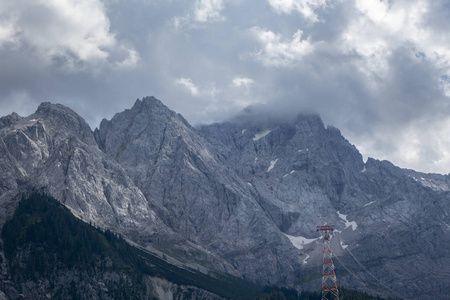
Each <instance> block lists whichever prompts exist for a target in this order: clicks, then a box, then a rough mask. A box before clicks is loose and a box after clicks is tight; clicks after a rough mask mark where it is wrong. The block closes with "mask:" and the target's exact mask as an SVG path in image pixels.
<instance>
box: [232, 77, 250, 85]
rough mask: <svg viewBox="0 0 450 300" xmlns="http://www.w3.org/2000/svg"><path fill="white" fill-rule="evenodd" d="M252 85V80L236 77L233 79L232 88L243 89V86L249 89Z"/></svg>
mask: <svg viewBox="0 0 450 300" xmlns="http://www.w3.org/2000/svg"><path fill="white" fill-rule="evenodd" d="M252 83H254V81H253V79H251V78H247V77H242V76H236V77H234V78H233V79H232V81H231V86H232V87H241V86H245V87H248V86H250V85H251V84H252Z"/></svg>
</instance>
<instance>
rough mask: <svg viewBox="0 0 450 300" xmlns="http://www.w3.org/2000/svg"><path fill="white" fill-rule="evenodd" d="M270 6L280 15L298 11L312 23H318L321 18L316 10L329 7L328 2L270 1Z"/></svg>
mask: <svg viewBox="0 0 450 300" xmlns="http://www.w3.org/2000/svg"><path fill="white" fill-rule="evenodd" d="M268 1H269V4H270V6H272V8H273V9H274V10H275V11H276V12H277V13H279V14H281V13H284V14H290V13H292V11H294V10H296V11H298V12H299V13H300V14H301V15H303V17H304V18H305V19H306V20H308V21H310V22H318V21H319V18H318V16H317V14H316V12H315V11H316V9H318V8H320V7H325V6H327V5H328V2H329V1H328V0H268Z"/></svg>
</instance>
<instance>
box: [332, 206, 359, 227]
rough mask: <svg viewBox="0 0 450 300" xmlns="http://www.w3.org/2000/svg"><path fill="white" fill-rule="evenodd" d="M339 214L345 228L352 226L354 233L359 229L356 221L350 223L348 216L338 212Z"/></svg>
mask: <svg viewBox="0 0 450 300" xmlns="http://www.w3.org/2000/svg"><path fill="white" fill-rule="evenodd" d="M337 214H338V216H339V218H340V219H341V221H342V222H343V223H344V224H345V228H347V227H350V226H351V227H352V230H353V231H355V230H356V228H358V224H356V222H355V221H351V222H350V221H348V220H347V215H344V214H341V213H340V212H339V211H337Z"/></svg>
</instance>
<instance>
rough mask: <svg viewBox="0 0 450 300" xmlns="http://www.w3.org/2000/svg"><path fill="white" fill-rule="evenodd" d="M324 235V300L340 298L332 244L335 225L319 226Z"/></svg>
mask: <svg viewBox="0 0 450 300" xmlns="http://www.w3.org/2000/svg"><path fill="white" fill-rule="evenodd" d="M317 230H318V231H320V232H321V233H322V237H323V267H322V300H332V299H339V290H338V286H337V280H336V273H335V271H334V262H333V252H332V251H331V246H330V236H331V234H332V233H333V230H334V226H333V225H326V226H317Z"/></svg>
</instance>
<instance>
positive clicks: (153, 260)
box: [2, 194, 381, 300]
mask: <svg viewBox="0 0 450 300" xmlns="http://www.w3.org/2000/svg"><path fill="white" fill-rule="evenodd" d="M2 238H3V241H4V251H5V256H6V259H7V262H8V265H9V274H10V277H11V279H12V281H14V282H16V283H21V282H24V281H41V282H42V281H45V280H47V281H49V282H50V284H49V286H50V288H51V287H52V286H53V287H55V286H56V285H57V282H56V279H55V278H57V275H58V274H67V273H70V272H71V274H72V275H74V274H75V275H74V276H72V277H73V278H72V279H71V281H70V282H68V283H67V286H65V287H64V289H60V290H57V288H56V287H55V288H54V290H53V292H52V293H53V296H52V297H53V298H54V299H82V298H86V295H83V290H80V288H79V287H80V283H82V282H86V281H88V280H89V278H91V279H93V281H94V282H96V281H98V280H100V281H102V282H103V283H104V284H105V288H103V289H102V293H104V294H103V295H104V296H108V297H112V298H114V299H145V298H146V297H147V295H148V291H147V286H146V284H145V277H146V276H155V277H160V278H164V279H166V280H168V281H170V282H173V283H175V284H178V285H189V286H195V287H198V288H200V289H204V290H207V291H210V292H212V293H215V294H217V295H220V296H222V297H225V298H229V299H308V300H313V299H320V294H319V293H302V294H301V295H300V297H299V296H298V295H297V292H296V291H295V290H289V289H282V288H270V287H267V288H265V289H263V288H261V287H259V286H257V285H255V284H252V283H250V282H248V281H245V280H242V279H239V278H236V277H233V276H229V275H225V274H215V276H214V277H212V276H208V275H206V274H203V273H200V272H198V271H196V270H190V269H189V270H188V269H182V268H179V267H176V266H174V265H171V264H169V263H167V262H166V261H165V260H163V259H160V258H158V257H156V256H155V255H153V254H151V253H148V252H145V251H142V250H140V249H138V248H135V247H133V246H131V245H129V244H128V243H127V242H126V241H125V240H124V239H123V238H122V237H121V236H118V235H116V234H114V233H112V232H111V231H109V230H106V231H103V230H100V229H98V228H95V227H93V226H91V225H89V224H86V223H84V222H82V221H81V220H79V219H77V218H75V217H74V216H73V215H72V214H71V213H70V211H69V210H68V209H67V208H66V207H64V206H63V205H62V204H61V203H59V202H58V201H56V200H55V199H52V198H50V197H47V196H44V195H39V194H33V195H31V196H30V197H29V198H27V199H23V200H22V201H21V202H20V203H19V206H18V208H17V210H16V211H15V214H14V216H13V218H12V219H11V220H9V221H7V222H6V223H5V225H4V226H3V230H2ZM105 274H115V276H110V277H108V276H106V277H105ZM83 280H84V281H83ZM91 281H92V280H91ZM18 286H19V285H18ZM341 295H342V296H343V297H342V299H345V300H360V299H363V300H379V299H381V298H378V297H371V296H368V295H367V294H364V293H359V292H355V291H350V290H345V289H343V290H342V291H341ZM184 296H187V295H184ZM100 298H102V297H100Z"/></svg>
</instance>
